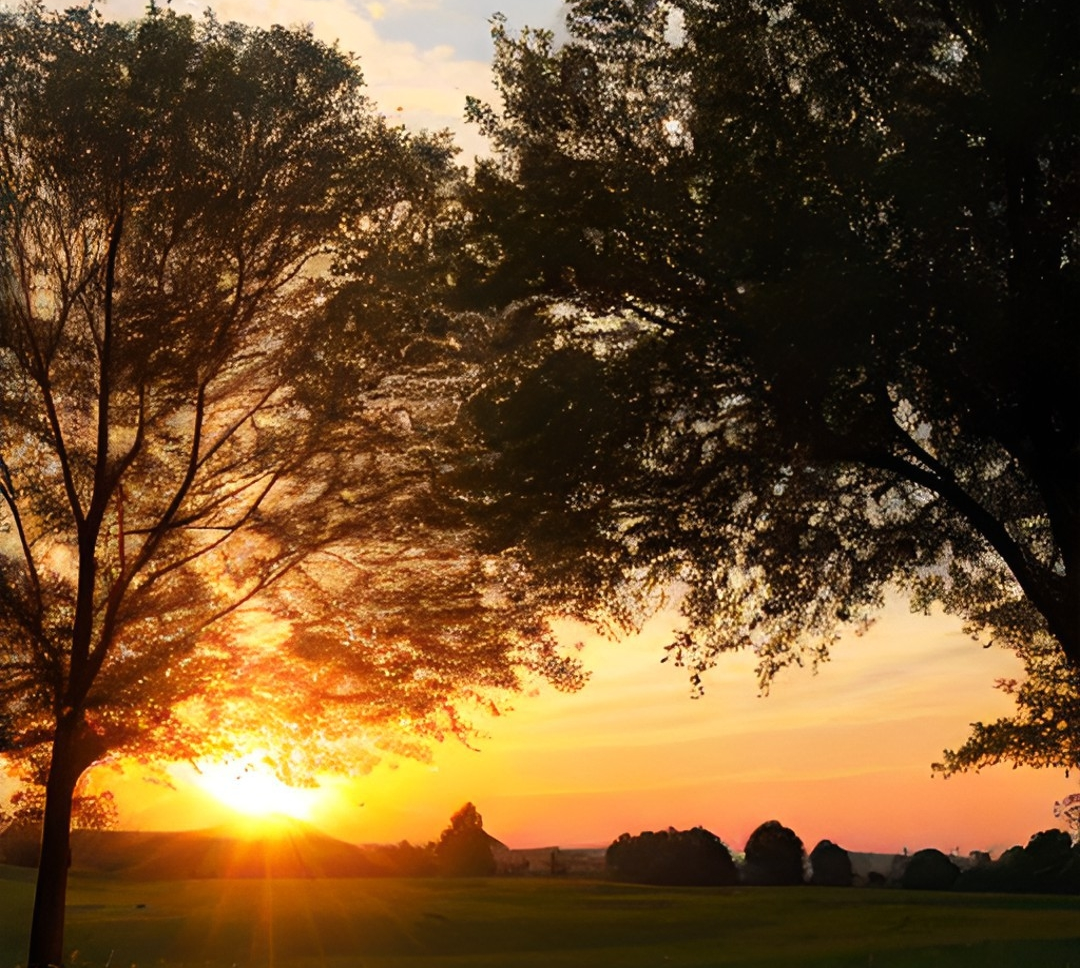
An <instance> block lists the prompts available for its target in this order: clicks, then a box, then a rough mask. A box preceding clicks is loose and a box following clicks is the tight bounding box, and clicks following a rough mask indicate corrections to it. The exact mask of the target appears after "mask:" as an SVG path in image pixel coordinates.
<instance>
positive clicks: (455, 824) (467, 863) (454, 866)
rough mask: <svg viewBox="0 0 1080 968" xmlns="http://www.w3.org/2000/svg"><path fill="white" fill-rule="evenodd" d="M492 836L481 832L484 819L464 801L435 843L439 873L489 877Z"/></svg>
mask: <svg viewBox="0 0 1080 968" xmlns="http://www.w3.org/2000/svg"><path fill="white" fill-rule="evenodd" d="M491 842H492V839H491V837H489V836H488V835H487V834H486V833H485V832H484V818H483V817H481V816H480V814H479V813H478V812H477V810H476V807H475V806H473V805H472V804H471V803H466V804H465V805H464V806H463V807H462V808H461V809H460V810H458V811H457V812H456V813H455V814H454V815H453V816H452V817H451V818H450V825H449V826H448V827H447V828H446V829H445V830H444V831H443V832H442V833H441V834H440V835H439V842H438V843H437V844H436V845H435V863H436V866H437V868H438V870H439V873H440V874H443V875H449V876H451V877H490V876H491V875H492V874H494V873H495V855H494V854H492V852H491Z"/></svg>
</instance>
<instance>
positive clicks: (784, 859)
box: [743, 820, 806, 886]
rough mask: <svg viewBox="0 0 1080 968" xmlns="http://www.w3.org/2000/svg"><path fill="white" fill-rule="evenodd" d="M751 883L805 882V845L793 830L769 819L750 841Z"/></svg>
mask: <svg viewBox="0 0 1080 968" xmlns="http://www.w3.org/2000/svg"><path fill="white" fill-rule="evenodd" d="M745 854H746V866H745V868H744V871H743V877H744V879H745V881H746V883H747V884H759V885H777V886H780V885H788V884H801V883H802V882H803V861H804V860H805V859H806V851H805V850H803V842H802V841H801V840H800V839H799V838H798V836H797V835H796V834H795V831H793V830H792V829H791V828H790V827H785V826H784V825H783V824H781V823H780V822H779V821H778V820H767V821H765V823H763V824H762V825H761V826H760V827H758V828H757V829H756V830H755V831H754V832H753V833H752V834H750V837H749V839H748V840H747V841H746V848H745Z"/></svg>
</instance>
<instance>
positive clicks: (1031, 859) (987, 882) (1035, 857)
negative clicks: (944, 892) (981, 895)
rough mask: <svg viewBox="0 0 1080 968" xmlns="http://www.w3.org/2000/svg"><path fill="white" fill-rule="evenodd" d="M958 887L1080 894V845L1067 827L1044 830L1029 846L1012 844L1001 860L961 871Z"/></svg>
mask: <svg viewBox="0 0 1080 968" xmlns="http://www.w3.org/2000/svg"><path fill="white" fill-rule="evenodd" d="M955 888H956V890H958V891H995V892H1001V893H1006V892H1007V893H1034V894H1080V847H1078V846H1075V845H1073V844H1072V842H1071V838H1070V837H1069V835H1068V834H1067V833H1065V831H1063V830H1043V831H1041V832H1040V833H1037V834H1035V835H1033V836H1032V838H1031V839H1030V840H1029V841H1028V843H1027V846H1026V847H1020V846H1016V847H1011V848H1009V849H1008V850H1007V851H1005V852H1004V853H1003V854H1002V855H1001V856H1000V857H999V858H998V859H997V860H995V861H992V862H988V863H984V864H979V865H978V866H976V867H972V868H969V869H968V870H964V871H961V873H960V876H959V877H958V878H957V879H956V884H955Z"/></svg>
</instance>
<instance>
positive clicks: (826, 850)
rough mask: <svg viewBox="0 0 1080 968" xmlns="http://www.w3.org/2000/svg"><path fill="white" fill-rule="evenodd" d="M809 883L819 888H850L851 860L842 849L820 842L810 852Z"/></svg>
mask: <svg viewBox="0 0 1080 968" xmlns="http://www.w3.org/2000/svg"><path fill="white" fill-rule="evenodd" d="M810 870H811V874H810V883H811V884H817V885H818V886H821V887H851V882H852V880H853V879H854V874H853V872H852V870H851V858H850V857H849V856H848V852H847V851H846V850H844V848H843V847H839V846H837V845H836V844H834V843H833V842H832V841H831V840H822V841H821V842H819V843H818V845H817V846H816V847H815V848H814V849H813V850H812V851H810Z"/></svg>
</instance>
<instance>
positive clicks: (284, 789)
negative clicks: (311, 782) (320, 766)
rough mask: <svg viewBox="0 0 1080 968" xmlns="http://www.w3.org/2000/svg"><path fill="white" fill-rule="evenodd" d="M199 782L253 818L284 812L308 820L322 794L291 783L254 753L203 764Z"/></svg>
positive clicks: (218, 797)
mask: <svg viewBox="0 0 1080 968" xmlns="http://www.w3.org/2000/svg"><path fill="white" fill-rule="evenodd" d="M195 782H196V783H197V784H198V785H199V786H200V787H201V788H202V789H203V790H205V791H206V792H207V793H209V794H210V795H211V796H212V797H214V799H216V800H218V801H220V802H221V803H223V804H224V805H225V806H227V807H229V808H231V809H233V810H235V811H237V812H238V813H242V814H244V815H246V816H249V817H266V816H270V815H271V814H284V815H286V816H289V817H295V818H296V819H298V820H308V819H310V817H311V813H312V809H313V808H314V805H315V802H316V801H317V799H318V797H319V790H318V789H317V788H301V787H294V786H290V785H289V784H287V783H285V782H283V781H282V780H281V779H280V778H279V777H277V776H276V775H275V774H274V772H273V771H272V770H271V769H270V768H269V767H268V766H266V765H265V764H264V763H262V762H261V761H260V760H259V759H258V758H256V757H254V756H249V757H245V758H243V759H240V760H232V761H230V762H225V763H204V764H200V766H199V772H198V774H197V775H196V780H195Z"/></svg>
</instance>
